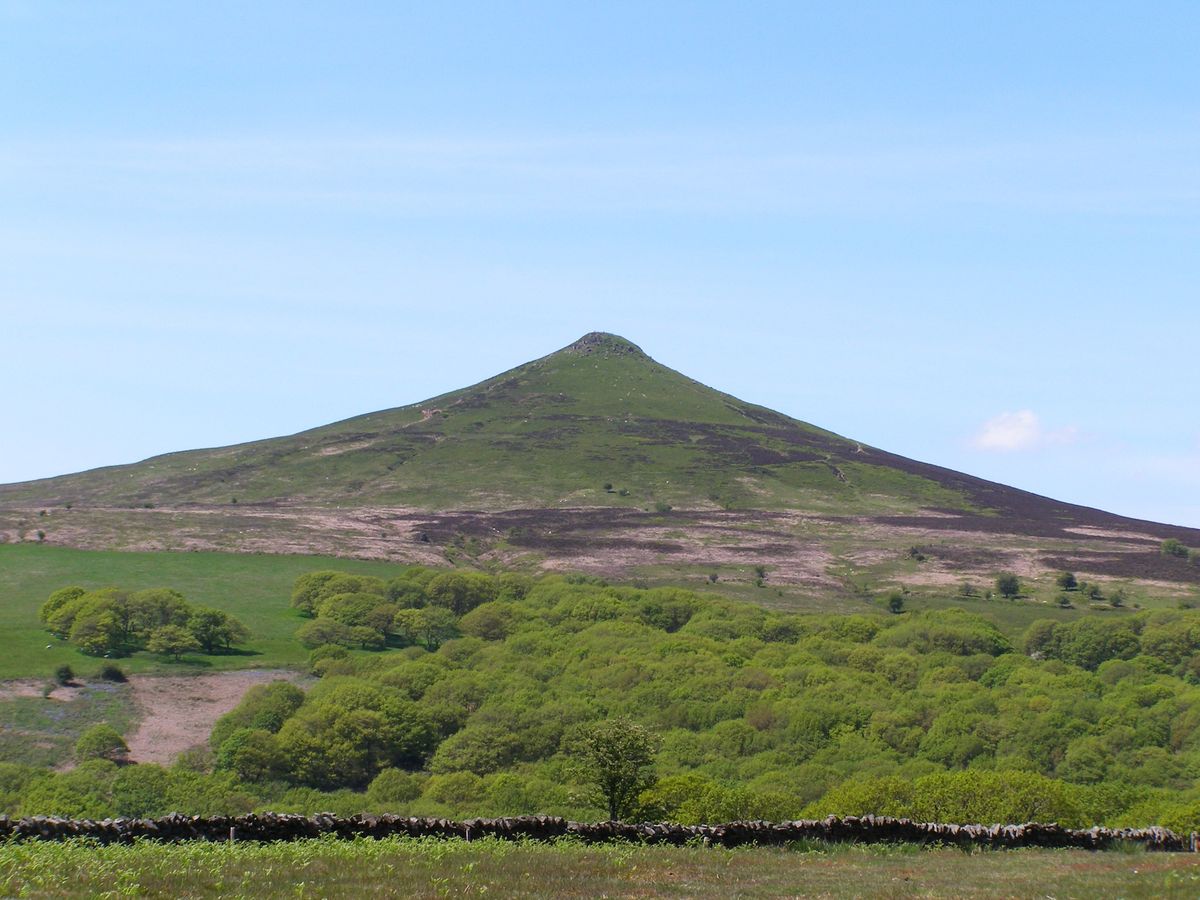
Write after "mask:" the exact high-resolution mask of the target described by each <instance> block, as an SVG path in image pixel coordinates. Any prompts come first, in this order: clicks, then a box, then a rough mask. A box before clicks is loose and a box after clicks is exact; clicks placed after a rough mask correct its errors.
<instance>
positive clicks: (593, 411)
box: [0, 334, 974, 512]
mask: <svg viewBox="0 0 1200 900" xmlns="http://www.w3.org/2000/svg"><path fill="white" fill-rule="evenodd" d="M606 484H611V485H612V487H611V488H610V489H608V490H606V489H605V487H604V485H606ZM234 498H237V500H238V501H239V502H241V503H247V502H249V503H261V502H291V503H304V504H319V505H353V506H416V507H422V508H427V509H448V508H453V509H464V508H479V509H503V508H514V507H531V506H533V507H538V506H555V505H562V504H566V505H584V506H592V505H601V506H631V505H645V504H646V503H647V502H659V503H671V504H673V505H686V506H690V507H702V508H703V507H707V508H717V507H724V508H781V507H802V508H805V509H813V510H829V511H832V510H835V509H836V510H838V511H864V512H884V511H887V512H903V511H912V510H915V509H917V508H918V507H921V506H943V507H950V508H954V509H970V508H972V507H973V505H974V504H973V503H972V502H971V501H970V499H969V498H968V497H967V496H966V492H964V491H963V490H962V489H961V487H960V486H958V485H955V486H950V487H946V486H943V485H941V484H939V483H938V480H937V479H936V478H930V477H929V476H928V475H926V474H917V473H913V472H908V471H905V469H904V467H903V466H898V465H895V464H894V461H893V460H891V459H890V458H888V457H887V456H886V455H885V454H880V453H878V452H876V451H873V450H870V449H868V448H863V447H861V446H860V445H858V444H856V443H854V442H853V441H848V440H845V439H843V438H840V437H838V436H837V435H834V434H832V433H830V432H827V431H823V430H821V429H819V428H816V427H814V426H811V425H808V424H805V423H802V422H798V421H796V420H794V419H789V418H787V417H785V416H782V415H779V414H778V413H774V412H772V411H770V410H768V409H764V408H762V407H758V406H754V405H752V404H749V403H744V402H742V401H740V400H737V399H735V398H733V397H730V396H728V395H726V394H722V393H719V392H717V391H715V390H712V389H711V388H708V387H705V386H704V385H702V384H699V383H698V382H695V381H692V380H691V379H689V378H686V377H684V376H683V375H681V374H679V373H678V372H675V371H673V370H671V369H668V368H666V367H665V366H662V365H660V364H658V363H657V362H655V361H654V360H652V359H651V358H650V357H648V356H646V355H645V354H644V353H643V352H642V351H641V350H640V349H638V348H637V347H636V346H634V345H633V344H631V343H629V342H628V341H625V340H624V339H622V338H619V337H616V336H613V335H606V334H591V335H587V336H585V337H584V338H582V339H581V340H579V341H577V342H576V343H574V344H572V345H571V346H569V347H567V348H565V349H563V350H561V351H559V352H557V353H554V354H551V355H550V356H547V357H544V358H542V359H539V360H536V361H534V362H531V363H527V364H525V365H523V366H519V367H517V368H515V369H513V370H511V371H509V372H505V373H504V374H502V375H499V376H497V377H495V378H492V379H490V380H488V381H485V382H483V383H481V384H478V385H475V386H473V387H469V388H466V389H465V390H460V391H455V392H453V393H449V394H445V395H442V396H440V397H435V398H432V399H430V400H427V401H425V402H423V403H418V404H414V405H412V406H405V407H400V408H397V409H392V410H386V411H383V412H377V413H371V414H369V415H364V416H359V417H357V418H353V419H347V420H346V421H343V422H338V423H335V424H333V425H328V426H325V427H322V428H316V429H313V430H311V431H305V432H301V433H300V434H296V435H292V436H290V437H285V438H276V439H272V440H265V441H258V442H255V443H250V444H242V445H239V446H234V447H226V448H221V449H215V450H196V451H191V452H186V453H175V454H170V455H167V456H160V457H156V458H154V459H149V460H146V461H144V462H141V463H137V464H135V465H130V466H116V467H111V468H105V469H97V470H93V471H90V472H85V473H82V474H78V475H70V476H66V477H63V478H54V479H48V480H44V481H37V482H29V483H25V484H19V485H10V486H5V487H0V502H4V503H8V504H14V503H21V504H31V505H32V504H41V505H50V506H61V505H64V504H66V503H72V504H73V505H96V506H141V505H144V504H147V503H152V504H155V505H156V506H161V505H170V506H174V505H179V504H184V503H203V504H221V503H224V504H231V503H232V502H233V499H234Z"/></svg>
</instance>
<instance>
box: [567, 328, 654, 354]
mask: <svg viewBox="0 0 1200 900" xmlns="http://www.w3.org/2000/svg"><path fill="white" fill-rule="evenodd" d="M563 351H564V352H566V353H577V354H588V353H600V354H605V355H619V356H642V357H644V356H646V354H645V352H644V351H643V350H642V348H641V347H639V346H638V345H637V344H635V343H634V342H633V341H630V340H626V339H625V338H623V337H621V336H620V335H619V334H609V333H608V332H607V331H589V332H588V333H587V334H585V335H584V336H583V337H581V338H580V339H579V340H577V341H575V343H573V344H570V345H568V346H566V347H564V348H563Z"/></svg>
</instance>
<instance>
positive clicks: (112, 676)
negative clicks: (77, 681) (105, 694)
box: [100, 663, 129, 684]
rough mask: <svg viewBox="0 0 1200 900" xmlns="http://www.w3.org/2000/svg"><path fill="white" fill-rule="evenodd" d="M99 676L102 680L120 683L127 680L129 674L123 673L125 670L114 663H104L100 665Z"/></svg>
mask: <svg viewBox="0 0 1200 900" xmlns="http://www.w3.org/2000/svg"><path fill="white" fill-rule="evenodd" d="M100 677H101V678H102V679H103V680H104V681H113V682H116V683H118V684H122V683H124V682H126V681H128V680H129V676H127V675H126V674H125V670H124V669H122V668H121V667H120V666H118V665H117V664H116V663H105V664H104V665H103V666H101V667H100Z"/></svg>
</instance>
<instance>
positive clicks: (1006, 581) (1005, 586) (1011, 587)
mask: <svg viewBox="0 0 1200 900" xmlns="http://www.w3.org/2000/svg"><path fill="white" fill-rule="evenodd" d="M996 590H997V591H999V593H1000V596H1001V597H1005V598H1007V599H1009V600H1011V599H1013V598H1014V597H1016V596H1018V595H1019V594H1020V593H1021V579H1019V578H1018V577H1017V576H1016V575H1014V574H1013V573H1011V572H1005V573H1004V574H1002V575H997V576H996Z"/></svg>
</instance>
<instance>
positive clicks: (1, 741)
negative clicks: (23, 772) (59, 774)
mask: <svg viewBox="0 0 1200 900" xmlns="http://www.w3.org/2000/svg"><path fill="white" fill-rule="evenodd" d="M72 693H73V696H71V697H70V698H69V699H66V700H57V699H51V700H47V699H43V698H41V697H14V698H12V699H8V700H0V760H3V761H4V762H7V763H23V764H24V765H29V766H55V765H58V764H60V763H62V762H63V761H64V760H68V759H70V758H71V754H72V751H73V748H74V746H75V741H77V740H78V739H79V736H80V735H81V734H82V733H83V732H84V731H85V730H86V729H87V728H88V727H89V726H91V725H95V724H98V723H100V722H105V723H107V724H109V725H111V726H112V727H113V728H115V729H116V730H117V731H118V732H120V733H122V734H126V733H128V732H129V731H130V730H131V728H132V726H133V721H134V718H135V716H136V710H135V709H134V707H133V705H132V703H131V702H130V698H129V688H128V687H126V686H125V685H121V684H111V683H106V682H99V683H95V684H89V685H86V686H84V687H82V688H80V689H79V690H77V691H74V692H72Z"/></svg>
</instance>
